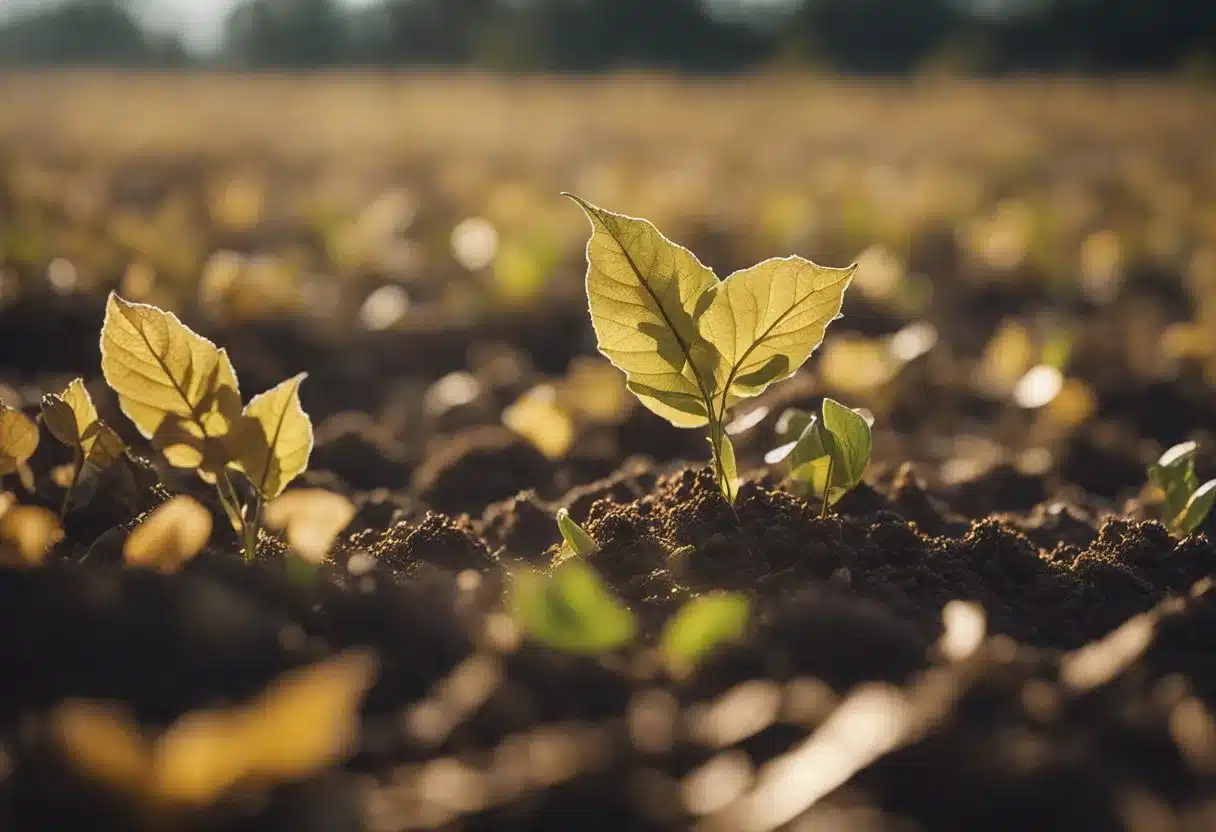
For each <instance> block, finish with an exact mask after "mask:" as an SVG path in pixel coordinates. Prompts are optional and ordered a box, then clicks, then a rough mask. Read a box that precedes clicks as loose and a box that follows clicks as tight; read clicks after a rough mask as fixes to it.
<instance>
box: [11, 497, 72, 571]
mask: <svg viewBox="0 0 1216 832" xmlns="http://www.w3.org/2000/svg"><path fill="white" fill-rule="evenodd" d="M61 540H63V528H62V527H61V526H60V525H59V519H58V518H57V517H55V514H54V513H53V512H51V511H48V510H47V509H45V508H43V507H42V506H19V505H15V504H10V505H9V507H8V508H7V510H5V511H3V512H0V566H9V567H31V566H41V565H42V562H43V560H45V559H46V555H47V553H48V552H49V551H50V550H51V547H53V546H54V545H55V544H56V543H58V542H59V541H61Z"/></svg>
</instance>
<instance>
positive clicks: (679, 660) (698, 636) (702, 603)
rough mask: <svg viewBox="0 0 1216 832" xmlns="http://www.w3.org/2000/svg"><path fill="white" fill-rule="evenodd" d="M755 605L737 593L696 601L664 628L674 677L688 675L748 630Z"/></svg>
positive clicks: (663, 647) (666, 658)
mask: <svg viewBox="0 0 1216 832" xmlns="http://www.w3.org/2000/svg"><path fill="white" fill-rule="evenodd" d="M750 608H751V602H750V601H748V599H747V597H746V596H744V595H741V594H739V593H737V592H711V593H708V594H706V595H702V596H700V597H698V598H693V599H692V600H691V601H689V602H688V603H686V604H684V606H682V607H680V610H679V612H677V613H676V614H675V615H674V616H672V617H671V618H670V619H669V620H668V621H667V624H666V626H665V627H664V628H663V635H662V637H661V638H660V645H661V647H660V649H661V650H662V654H663V659H664V661H666V663H667V667H668V669H669V670H670V672H671V674H672V675H673V676H677V677H679V676H686V675H687V674H688V673H690V672H691V671H692V669H693V668H694V667H696V665H697V664H699V663H700V662H701V660H702V659H704V658H705V657H706V656H707V655H709V653H711V652H712V651H713V650H714V649H715V648H717V647H718V646H719V645H721V644H723V643H724V642H727V641H736V640H739V639H741V638H742V637H743V635H744V634H745V633H746V631H747V620H748V615H749V613H750Z"/></svg>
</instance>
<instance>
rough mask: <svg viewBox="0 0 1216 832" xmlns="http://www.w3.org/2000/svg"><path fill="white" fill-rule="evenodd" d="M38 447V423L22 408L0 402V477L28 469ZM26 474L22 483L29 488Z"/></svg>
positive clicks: (23, 475)
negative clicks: (27, 464) (27, 465)
mask: <svg viewBox="0 0 1216 832" xmlns="http://www.w3.org/2000/svg"><path fill="white" fill-rule="evenodd" d="M37 449H38V425H37V424H36V423H35V422H34V420H33V419H31V418H30V417H28V416H26V415H25V414H24V413H22V412H21V411H20V410H17V409H16V408H12V407H9V406H8V405H6V404H4V403H2V402H0V477H3V476H4V475H6V474H12V473H18V474H21V473H22V471H23V469H24V470H26V471H28V468H27V467H26V463H27V462H28V461H29V458H30V457H31V456H33V455H34V451H35V450H37ZM26 479H27V478H26V476H25V474H22V484H23V485H25V486H26V489H27V490H29V485H28V484H27V482H26Z"/></svg>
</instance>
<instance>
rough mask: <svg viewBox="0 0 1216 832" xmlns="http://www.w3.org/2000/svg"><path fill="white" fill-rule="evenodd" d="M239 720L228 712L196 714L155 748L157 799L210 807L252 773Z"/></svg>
mask: <svg viewBox="0 0 1216 832" xmlns="http://www.w3.org/2000/svg"><path fill="white" fill-rule="evenodd" d="M240 729H241V725H240V723H239V719H238V718H237V717H236V716H235V715H234V714H233V713H231V712H228V711H192V712H190V713H188V714H185V715H184V716H182V717H181V718H180V719H178V720H177V721H176V722H175V723H173V725H171V726H170V727H169V730H167V731H166V732H165V733H164V734H162V735H161V737H160V739H158V740H157V741H156V743H155V745H154V746H153V748H152V754H151V768H152V777H151V785H152V787H153V789H154V790H155V792H154V793H155V796H156V798H157V800H159V801H161V802H164V803H168V804H171V805H173V804H176V805H185V806H200V807H201V806H208V805H210V804H212V803H215V802H216V801H217V800H219V799H220V798H221V797H223V795H224V794H225V793H226V792H228V791H229V790H230V789H232V787H233V786H235V785H236V784H238V783H240V782H241V781H243V780H244V779H245V778H246V777H247V776H248V774H249V755H248V754H247V753H246V747H245V743H244V741H243V737H242V736H241V735H240Z"/></svg>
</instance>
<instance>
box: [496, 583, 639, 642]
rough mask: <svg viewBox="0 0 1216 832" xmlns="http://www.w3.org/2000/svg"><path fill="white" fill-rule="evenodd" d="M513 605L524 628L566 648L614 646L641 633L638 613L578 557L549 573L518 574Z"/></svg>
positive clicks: (513, 594)
mask: <svg viewBox="0 0 1216 832" xmlns="http://www.w3.org/2000/svg"><path fill="white" fill-rule="evenodd" d="M511 608H512V610H513V612H514V615H515V619H516V621H517V622H518V623H519V625H520V626H521V628H522V629H523V630H524V632H526V633H528V634H529V635H530V636H532V637H533V638H534V639H536V640H537V641H539V642H540V643H541V644H544V645H545V646H547V647H551V648H553V649H555V650H562V651H565V652H567V653H578V654H583V655H595V654H597V653H603V652H605V651H608V650H615V649H617V648H619V647H622V646H624V645H626V644H628V643H629V642H630V641H632V640H633V638H634V636H635V635H636V633H637V622H636V620H635V618H634V615H633V613H632V612H630V611H629V609H628V608H627V607H625V606H623V605H622V604H621V603H620V602H619V601H618V600H617V599H616V598H615V597H613V595H612V593H611V591H609V589H608V587H607V586H605V585H604V583H603V581H602V580H601V579H600V577H599V576H598V575H597V574H596V573H595V571H594V570H592V569H591V567H589V566H588V565H587V564H586V563H585V562H583V561H582V560H579V559H574V560H568V561H566V562H565V563H563V564H562V565H561V566H559V567H558V568H557V569H555V570H554V571H553V572H552V573H551V574H549V575H542V574H536V573H529V572H521V573H520V574H517V575H516V576H515V579H514V582H513V584H512V598H511Z"/></svg>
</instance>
